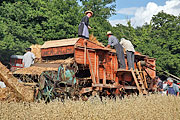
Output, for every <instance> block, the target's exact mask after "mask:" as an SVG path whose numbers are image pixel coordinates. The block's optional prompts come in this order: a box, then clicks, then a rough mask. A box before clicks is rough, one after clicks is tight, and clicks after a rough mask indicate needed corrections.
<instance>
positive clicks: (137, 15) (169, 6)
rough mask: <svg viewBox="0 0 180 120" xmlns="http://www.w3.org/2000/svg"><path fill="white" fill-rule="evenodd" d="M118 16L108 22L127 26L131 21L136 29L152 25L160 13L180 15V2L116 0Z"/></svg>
mask: <svg viewBox="0 0 180 120" xmlns="http://www.w3.org/2000/svg"><path fill="white" fill-rule="evenodd" d="M115 4H116V15H113V16H111V17H110V18H109V19H108V20H109V22H110V23H111V25H113V26H115V25H116V24H123V25H127V24H126V23H127V20H131V23H132V25H133V26H134V27H137V26H142V25H143V24H144V23H146V22H147V23H150V20H151V18H152V16H153V15H156V14H157V13H158V12H160V11H162V10H163V11H164V12H165V13H168V14H172V15H176V16H178V15H180V0H116V3H115Z"/></svg>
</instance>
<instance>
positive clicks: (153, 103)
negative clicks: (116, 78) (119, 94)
mask: <svg viewBox="0 0 180 120" xmlns="http://www.w3.org/2000/svg"><path fill="white" fill-rule="evenodd" d="M179 103H180V98H179V97H173V96H162V95H151V96H147V97H143V96H141V97H130V98H126V99H124V100H117V101H113V100H104V102H101V101H100V100H99V99H97V98H91V99H90V100H88V101H87V102H83V101H70V100H69V101H66V102H65V103H64V104H63V103H61V102H58V101H54V102H51V103H49V104H47V105H46V104H44V103H14V102H11V103H8V102H0V119H19V120H21V119H27V120H39V119H40V120H60V119H61V120H65V119H66V120H71V119H74V120H117V119H118V120H120V119H123V120H144V119H148V120H157V119H159V120H165V119H166V120H176V119H180V104H179Z"/></svg>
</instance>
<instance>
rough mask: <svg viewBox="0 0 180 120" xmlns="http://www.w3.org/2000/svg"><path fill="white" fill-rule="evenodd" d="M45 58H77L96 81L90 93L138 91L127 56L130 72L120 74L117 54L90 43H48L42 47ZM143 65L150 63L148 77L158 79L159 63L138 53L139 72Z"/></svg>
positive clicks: (123, 71) (81, 68)
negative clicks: (118, 90) (122, 89)
mask: <svg viewBox="0 0 180 120" xmlns="http://www.w3.org/2000/svg"><path fill="white" fill-rule="evenodd" d="M41 56H42V59H43V60H47V59H49V58H51V59H54V58H58V57H60V56H61V57H60V58H62V56H71V57H74V60H75V63H76V64H77V65H78V67H79V70H85V69H88V70H89V72H90V76H89V77H90V79H91V80H92V86H90V87H89V88H88V89H86V91H92V90H93V89H99V90H100V89H101V90H102V89H103V88H105V89H106V88H118V86H119V85H123V87H124V88H125V89H137V87H136V84H135V82H134V78H133V75H132V73H131V72H132V71H130V70H128V65H127V58H126V55H125V58H126V59H125V62H126V70H118V62H117V56H116V51H115V50H114V49H109V48H106V47H103V46H100V45H97V44H96V43H93V42H91V41H89V40H86V39H83V38H72V39H63V40H53V41H47V42H45V43H44V45H43V46H42V47H41ZM139 61H146V62H148V63H150V64H151V66H150V67H151V69H149V68H145V70H146V75H148V76H150V77H151V78H154V77H155V76H156V73H155V71H154V70H155V59H154V58H149V57H147V56H145V55H141V54H140V53H138V52H135V62H134V65H135V68H137V63H138V62H139ZM152 69H153V70H152ZM82 77H83V75H82ZM84 90H85V89H84ZM83 92H85V91H83Z"/></svg>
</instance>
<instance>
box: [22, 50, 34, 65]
mask: <svg viewBox="0 0 180 120" xmlns="http://www.w3.org/2000/svg"><path fill="white" fill-rule="evenodd" d="M34 60H35V55H34V54H33V53H32V52H31V48H26V53H25V54H24V56H23V61H22V63H23V67H24V68H27V67H30V66H31V65H32V64H34Z"/></svg>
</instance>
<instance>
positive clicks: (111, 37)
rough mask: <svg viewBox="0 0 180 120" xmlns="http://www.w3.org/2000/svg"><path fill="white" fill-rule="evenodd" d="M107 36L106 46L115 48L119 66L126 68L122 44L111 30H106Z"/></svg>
mask: <svg viewBox="0 0 180 120" xmlns="http://www.w3.org/2000/svg"><path fill="white" fill-rule="evenodd" d="M107 36H108V45H107V47H108V48H109V47H110V46H112V47H114V48H115V49H116V55H117V59H118V62H119V68H120V69H126V64H125V57H124V50H123V47H122V45H120V44H119V40H118V39H117V38H116V37H115V36H114V35H113V34H112V32H111V31H108V32H107Z"/></svg>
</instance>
